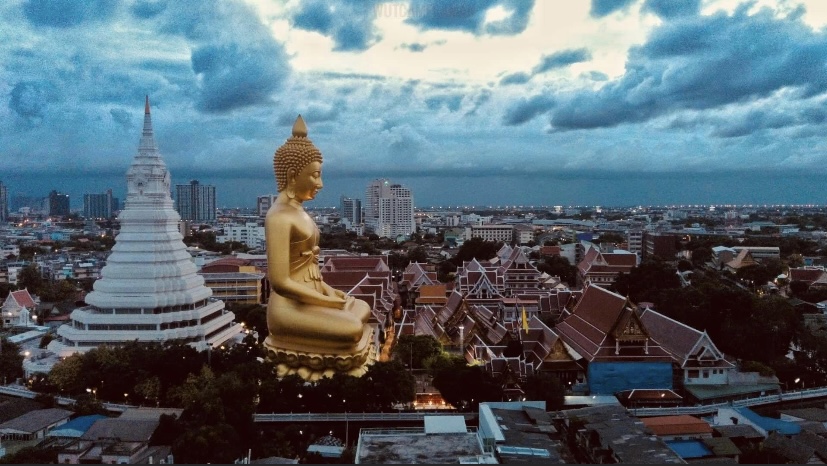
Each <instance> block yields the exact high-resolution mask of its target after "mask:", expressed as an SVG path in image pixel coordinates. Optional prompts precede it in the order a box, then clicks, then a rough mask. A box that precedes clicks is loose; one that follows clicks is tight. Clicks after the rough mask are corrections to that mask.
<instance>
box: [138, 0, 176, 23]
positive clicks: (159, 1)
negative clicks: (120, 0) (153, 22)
mask: <svg viewBox="0 0 827 466" xmlns="http://www.w3.org/2000/svg"><path fill="white" fill-rule="evenodd" d="M166 7H167V2H166V0H139V1H137V2H135V3H134V4H133V5H132V7H131V8H130V10H131V11H132V14H133V15H135V16H137V17H138V18H143V19H148V18H153V17H155V16H157V15H159V14H160V13H161V12H162V11H164V9H165V8H166Z"/></svg>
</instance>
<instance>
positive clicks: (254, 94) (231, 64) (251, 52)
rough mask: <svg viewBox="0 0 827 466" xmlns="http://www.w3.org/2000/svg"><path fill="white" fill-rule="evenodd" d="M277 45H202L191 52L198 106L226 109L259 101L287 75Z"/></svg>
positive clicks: (218, 110) (268, 95)
mask: <svg viewBox="0 0 827 466" xmlns="http://www.w3.org/2000/svg"><path fill="white" fill-rule="evenodd" d="M281 54H282V50H281V47H278V46H276V45H275V44H272V43H269V44H268V43H259V44H247V45H246V46H242V45H239V44H234V43H230V44H221V45H205V46H202V47H198V48H196V49H195V50H193V52H192V70H193V71H194V72H195V74H196V75H197V76H198V77H199V78H200V83H199V87H200V91H201V94H200V96H199V105H200V106H201V108H203V109H204V110H206V111H208V112H217V113H221V112H226V111H230V110H233V109H237V108H242V107H247V106H250V105H255V104H262V103H266V102H268V101H269V98H270V94H271V93H272V92H273V91H275V90H276V89H277V88H278V87H279V85H280V84H281V80H282V79H283V78H284V76H285V75H286V74H287V69H286V65H285V63H283V62H280V61H279V60H278V59H275V60H274V59H273V58H274V57H277V58H278V57H281Z"/></svg>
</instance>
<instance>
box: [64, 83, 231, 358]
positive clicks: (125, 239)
mask: <svg viewBox="0 0 827 466" xmlns="http://www.w3.org/2000/svg"><path fill="white" fill-rule="evenodd" d="M126 179H127V195H126V203H125V205H124V209H123V210H122V211H121V213H120V215H119V216H118V218H119V220H120V225H121V230H120V234H119V235H118V236H117V238H116V239H115V245H114V247H113V248H112V253H111V254H110V255H109V257H108V258H107V261H106V266H105V267H104V268H103V269H102V270H101V278H100V279H99V280H98V281H96V282H95V284H94V291H92V292H91V293H89V294H88V295H86V298H85V301H86V303H87V305H86V306H83V307H81V308H78V309H75V310H74V311H72V314H71V321H70V322H69V323H68V324H66V325H62V326H61V327H59V328H58V331H57V334H58V336H59V338H58V339H56V340H54V341H52V342H51V343H50V344H49V350H51V351H53V352H54V353H56V354H59V355H61V356H68V355H70V354H72V353H76V352H82V351H86V350H89V349H91V348H94V347H97V346H99V345H103V344H107V345H118V344H123V343H126V342H130V341H135V340H137V341H139V342H180V343H185V344H189V345H192V346H193V347H195V348H196V349H198V350H205V349H209V348H211V347H214V346H217V345H221V344H222V343H224V342H225V341H227V340H229V339H231V338H233V337H235V336H237V335H239V334H240V333H241V331H242V328H241V325H240V324H236V323H234V322H233V318H234V315H233V313H232V312H230V311H228V310H226V309H225V308H224V302H222V301H221V300H218V299H215V298H214V297H213V296H212V290H211V289H210V288H208V287H206V286H204V279H203V278H202V277H201V276H200V275H198V274H197V273H196V266H195V264H194V263H193V261H192V259H191V257H190V255H189V253H188V252H187V247H186V245H185V244H184V242H183V241H182V239H183V237H182V236H181V233H179V232H178V221H179V220H180V219H181V217H180V216H179V215H178V213H177V212H176V211H175V210H174V209H173V207H172V198H171V197H170V194H169V189H170V175H169V172H168V171H167V167H166V164H165V163H164V161H163V159H161V155H160V153H159V151H158V147H157V146H156V144H155V138H154V136H153V133H152V120H151V118H150V112H149V99H147V102H146V110H145V113H144V129H143V133H142V136H141V139H140V143H139V145H138V154H137V155H136V156H135V158H134V160H133V162H132V165H131V166H130V167H129V170H128V171H127V174H126Z"/></svg>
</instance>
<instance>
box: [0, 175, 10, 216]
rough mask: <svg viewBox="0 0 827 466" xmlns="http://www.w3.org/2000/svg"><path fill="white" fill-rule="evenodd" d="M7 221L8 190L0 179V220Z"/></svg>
mask: <svg viewBox="0 0 827 466" xmlns="http://www.w3.org/2000/svg"><path fill="white" fill-rule="evenodd" d="M7 221H9V190H8V188H6V185H4V184H3V182H2V181H0V222H7Z"/></svg>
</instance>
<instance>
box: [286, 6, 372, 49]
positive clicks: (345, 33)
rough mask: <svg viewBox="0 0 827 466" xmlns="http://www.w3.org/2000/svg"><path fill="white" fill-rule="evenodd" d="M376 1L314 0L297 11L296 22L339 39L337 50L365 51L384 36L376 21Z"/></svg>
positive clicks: (298, 24) (300, 25)
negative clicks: (374, 23)
mask: <svg viewBox="0 0 827 466" xmlns="http://www.w3.org/2000/svg"><path fill="white" fill-rule="evenodd" d="M375 4H376V1H375V0H363V1H358V2H352V1H337V2H333V1H328V0H311V1H308V2H305V3H303V4H302V5H301V7H300V8H299V10H298V11H296V12H295V14H294V15H293V25H294V26H295V27H297V28H299V29H304V30H306V31H315V32H318V33H320V34H323V35H325V36H329V37H330V38H331V39H333V42H334V43H335V46H334V47H333V50H338V51H345V52H351V51H363V50H366V49H368V48H370V47H371V46H372V45H373V44H375V43H376V42H377V41H378V40H379V39H380V37H379V35H378V33H377V32H376V29H375V28H374V25H373V21H374V19H375V17H376V12H375V11H374V7H375Z"/></svg>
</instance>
